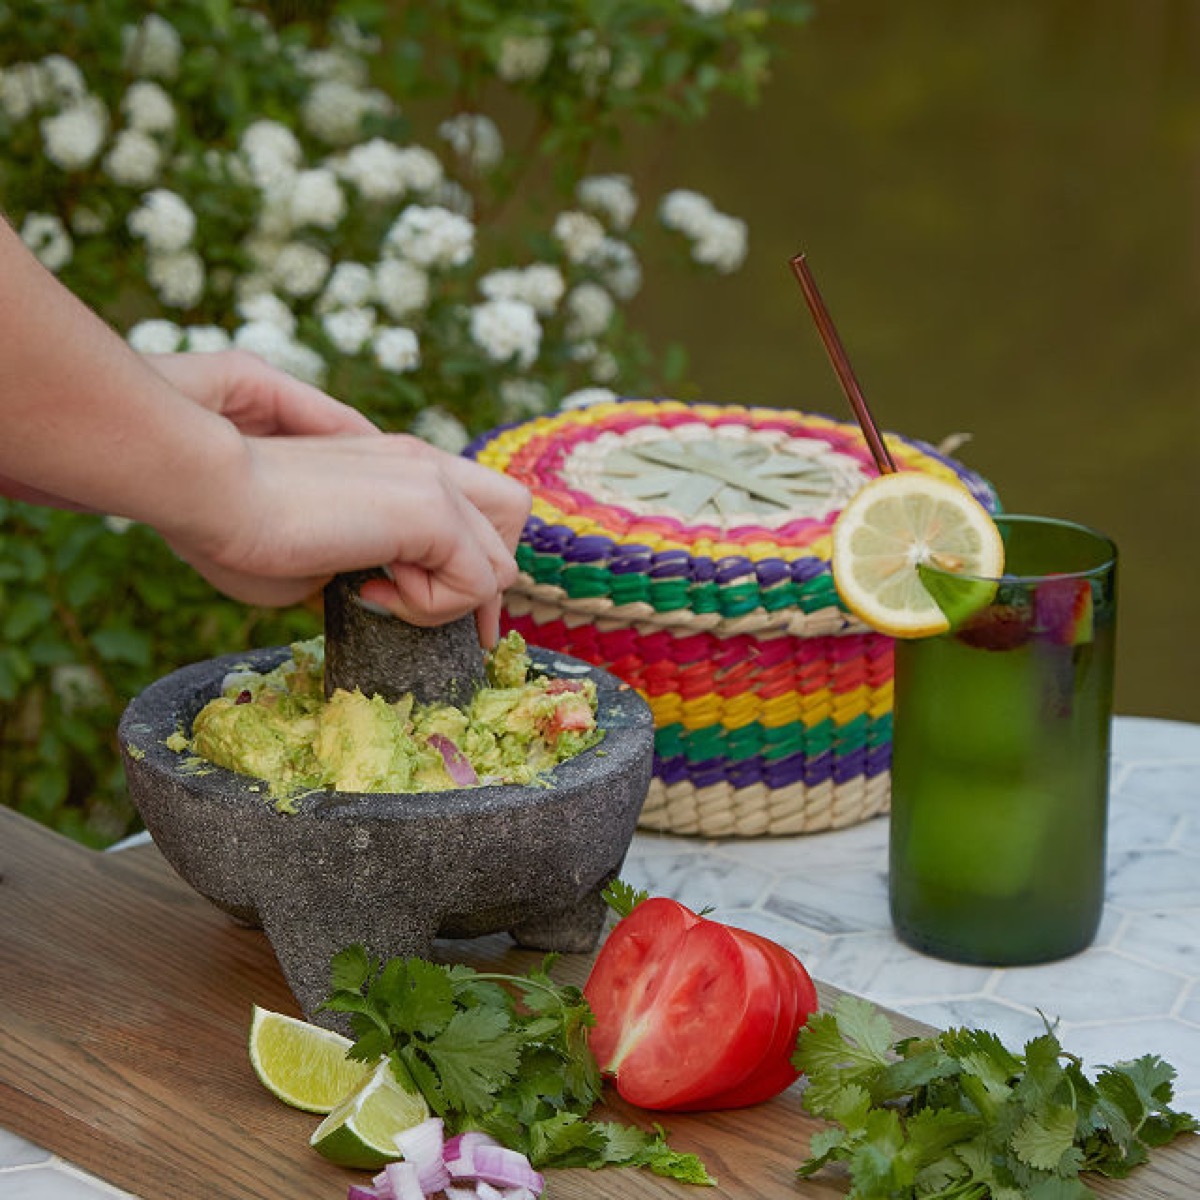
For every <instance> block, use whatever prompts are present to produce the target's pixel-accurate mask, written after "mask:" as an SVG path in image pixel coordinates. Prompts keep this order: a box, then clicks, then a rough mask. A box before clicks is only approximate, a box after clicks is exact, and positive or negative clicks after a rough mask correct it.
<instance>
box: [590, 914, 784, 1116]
mask: <svg viewBox="0 0 1200 1200" xmlns="http://www.w3.org/2000/svg"><path fill="white" fill-rule="evenodd" d="M777 979H778V975H777V971H776V968H775V967H774V964H773V962H772V960H771V958H770V957H769V955H768V954H767V953H765V952H764V951H763V950H762V949H761V948H760V947H758V946H757V945H753V944H752V943H750V942H749V941H743V940H739V939H738V938H737V937H736V936H735V935H734V933H733V931H732V930H730V929H729V928H728V927H726V926H724V925H721V924H719V923H717V922H715V921H708V920H705V919H703V918H701V917H697V916H696V914H695V913H692V912H691V911H690V910H689V909H686V908H684V907H683V906H682V905H678V904H676V903H675V902H674V901H670V900H664V899H662V898H658V897H656V898H654V899H651V900H645V901H643V902H642V903H641V904H639V905H638V906H637V907H636V908H635V909H634V910H633V912H631V913H630V914H629V915H628V916H627V917H625V918H624V919H623V920H622V921H619V922H618V923H617V925H616V926H615V927H614V928H613V930H612V932H611V933H610V934H609V935H608V939H607V940H606V941H605V943H604V946H603V947H602V948H601V950H600V953H599V955H598V956H597V958H596V963H595V966H594V967H593V968H592V973H591V975H590V976H589V978H588V981H587V984H586V985H585V986H584V995H585V996H586V997H587V1000H588V1003H589V1004H590V1005H591V1007H592V1012H593V1013H594V1014H595V1017H596V1025H595V1027H594V1028H593V1029H592V1030H591V1031H590V1036H591V1045H592V1050H593V1052H594V1053H595V1055H596V1059H597V1061H598V1062H599V1064H600V1068H601V1070H602V1071H604V1072H605V1073H606V1074H608V1075H610V1076H612V1077H614V1079H615V1081H616V1087H617V1091H618V1092H619V1093H620V1094H621V1095H622V1096H623V1097H624V1098H625V1099H626V1100H628V1101H629V1102H630V1103H631V1104H636V1105H638V1106H639V1107H641V1108H650V1109H678V1108H682V1107H684V1106H688V1105H690V1104H691V1103H692V1102H693V1101H697V1100H703V1099H704V1098H705V1097H706V1096H712V1095H716V1094H719V1093H721V1092H724V1091H726V1090H728V1089H730V1088H733V1087H734V1086H735V1085H737V1084H738V1083H740V1082H741V1081H742V1080H743V1079H745V1078H747V1077H748V1076H749V1075H750V1073H751V1072H752V1071H753V1070H754V1069H755V1067H756V1066H757V1065H758V1064H759V1063H760V1062H761V1061H762V1059H763V1056H764V1055H765V1054H766V1052H767V1050H768V1048H770V1047H771V1046H772V1044H773V1041H774V1039H775V1037H776V1028H777V1025H778V1023H779V994H780V993H779V987H778V984H777Z"/></svg>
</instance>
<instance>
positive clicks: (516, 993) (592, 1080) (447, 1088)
mask: <svg viewBox="0 0 1200 1200" xmlns="http://www.w3.org/2000/svg"><path fill="white" fill-rule="evenodd" d="M553 961H554V960H553V956H550V957H548V958H547V959H546V960H545V961H544V962H543V964H542V967H541V968H540V969H537V970H533V971H530V972H529V973H528V974H526V975H504V974H492V973H485V972H480V971H475V970H473V969H472V968H470V967H465V966H447V965H443V964H440V963H434V962H429V961H428V960H426V959H422V958H393V959H389V960H388V961H387V962H381V961H379V960H377V959H375V958H373V957H371V956H370V955H368V953H367V951H366V950H365V949H364V948H363V947H362V946H360V945H354V946H350V947H349V948H347V949H346V950H343V951H342V952H341V953H339V954H337V955H335V957H334V959H333V962H332V968H331V976H332V977H331V992H330V995H329V997H328V999H326V1001H325V1002H324V1004H322V1006H321V1007H322V1008H323V1009H326V1010H328V1011H331V1012H342V1013H347V1014H349V1020H350V1027H351V1029H352V1031H353V1033H354V1036H355V1042H354V1045H353V1047H352V1048H351V1050H350V1051H349V1054H350V1057H352V1058H355V1059H358V1060H360V1061H362V1062H368V1063H373V1062H378V1061H379V1060H380V1059H382V1058H385V1057H386V1058H388V1059H390V1061H391V1065H392V1069H393V1071H394V1072H395V1074H396V1076H397V1078H398V1079H399V1080H401V1081H402V1082H403V1083H405V1085H406V1086H409V1087H411V1088H412V1090H415V1091H419V1092H421V1094H422V1095H424V1097H425V1099H426V1101H427V1102H428V1104H429V1107H430V1108H431V1109H432V1110H433V1111H434V1112H435V1113H436V1114H437V1115H438V1116H439V1117H441V1118H443V1120H444V1121H445V1122H446V1127H447V1131H448V1132H449V1133H460V1132H462V1131H463V1130H465V1129H478V1130H482V1131H483V1132H485V1133H488V1134H490V1135H491V1136H492V1137H494V1138H495V1139H496V1140H497V1141H499V1142H501V1143H502V1144H504V1145H505V1146H508V1147H510V1148H511V1149H513V1150H519V1151H521V1152H522V1153H523V1154H525V1155H526V1157H527V1158H528V1159H529V1160H530V1162H531V1163H532V1164H533V1165H534V1166H535V1167H537V1168H539V1169H540V1168H543V1167H592V1168H598V1167H603V1166H609V1165H612V1166H645V1167H649V1168H650V1170H652V1171H653V1172H654V1173H655V1174H658V1175H665V1176H669V1177H671V1178H674V1179H680V1180H683V1181H684V1182H687V1183H705V1184H711V1183H712V1182H713V1181H712V1179H711V1178H710V1177H709V1175H708V1172H707V1171H706V1170H705V1168H704V1165H703V1164H702V1163H701V1162H700V1160H699V1159H698V1158H696V1156H695V1155H691V1154H680V1153H677V1152H676V1151H674V1150H672V1149H671V1148H670V1146H668V1145H667V1143H666V1140H665V1138H664V1137H663V1135H662V1132H661V1131H658V1130H656V1131H655V1132H653V1133H648V1132H646V1131H644V1130H641V1129H637V1128H634V1127H632V1126H625V1125H619V1124H617V1123H615V1122H608V1121H595V1120H589V1119H588V1114H589V1113H590V1112H591V1110H592V1108H593V1107H594V1106H595V1104H596V1102H597V1101H598V1100H599V1098H600V1090H601V1079H600V1070H599V1068H598V1067H597V1065H596V1060H595V1058H594V1057H593V1055H592V1052H591V1050H590V1049H589V1048H588V1043H587V1030H588V1028H589V1026H591V1025H592V1023H593V1018H592V1013H591V1010H590V1009H589V1007H588V1004H587V1001H586V1000H585V999H584V997H583V993H582V992H581V991H580V990H579V989H578V988H577V987H572V986H569V985H562V984H558V983H555V982H554V980H553V979H551V978H550V975H549V967H550V966H551V965H552V963H553Z"/></svg>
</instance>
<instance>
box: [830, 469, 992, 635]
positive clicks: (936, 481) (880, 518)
mask: <svg viewBox="0 0 1200 1200" xmlns="http://www.w3.org/2000/svg"><path fill="white" fill-rule="evenodd" d="M831 564H832V568H833V582H834V584H835V586H836V587H837V590H838V593H839V594H840V596H841V598H842V600H843V601H844V602H845V604H846V607H847V608H848V609H849V610H850V611H851V612H852V613H853V614H854V615H855V616H856V617H858V619H859V620H860V621H862V622H863V623H864V624H865V625H869V626H870V627H871V628H872V629H874V630H876V631H877V632H879V633H884V634H887V635H889V636H891V637H897V638H919V637H931V636H933V635H934V634H938V633H945V632H946V631H947V630H948V629H950V627H951V624H952V622H951V619H950V616H948V615H947V612H950V613H952V614H955V615H963V616H965V615H966V614H967V613H969V612H971V611H974V610H976V609H978V608H981V607H983V605H985V604H987V603H988V601H989V600H990V599H991V598H992V595H993V594H994V593H995V590H996V583H995V580H996V579H998V578H999V576H1000V574H1001V573H1002V572H1003V570H1004V542H1003V540H1002V538H1001V536H1000V531H999V530H998V529H997V528H996V523H995V522H994V521H993V520H992V518H991V515H990V514H989V513H988V511H987V509H986V508H984V507H983V505H982V504H980V503H979V501H978V500H976V499H975V497H974V496H972V495H971V493H970V492H968V491H967V489H966V488H964V487H963V486H962V485H961V484H959V483H952V482H951V481H950V480H947V479H941V478H939V477H937V476H935V475H926V474H924V473H921V472H917V471H897V472H893V473H889V474H886V475H880V476H879V477H878V478H877V479H872V480H870V481H869V482H868V483H866V484H864V485H863V487H862V488H860V489H859V491H857V492H856V493H855V494H854V495H853V496H852V497H851V499H850V500H849V502H848V503H847V504H846V506H845V508H843V509H842V511H841V513H839V514H838V518H837V520H836V521H835V522H834V526H833V550H832V556H831ZM923 568H934V570H933V571H927V570H924V569H923ZM923 576H924V581H923ZM960 579H961V583H960ZM927 583H928V586H927ZM931 589H932V590H931ZM935 593H937V596H938V598H937V599H935V598H934V596H935ZM939 601H940V602H939Z"/></svg>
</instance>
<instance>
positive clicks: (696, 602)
mask: <svg viewBox="0 0 1200 1200" xmlns="http://www.w3.org/2000/svg"><path fill="white" fill-rule="evenodd" d="M688 594H689V597H690V600H691V608H692V612H698V613H710V612H720V611H721V589H720V588H719V587H717V585H716V583H715V582H714V581H713V580H711V579H706V580H705V581H704V582H703V583H693V584H692V586H691V588H690V590H689V593H688Z"/></svg>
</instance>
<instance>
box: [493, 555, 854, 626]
mask: <svg viewBox="0 0 1200 1200" xmlns="http://www.w3.org/2000/svg"><path fill="white" fill-rule="evenodd" d="M517 565H518V566H519V567H520V568H521V570H522V571H524V572H525V573H526V574H527V575H530V576H532V577H533V579H534V580H535V581H536V582H537V583H551V584H558V585H559V586H561V587H563V588H565V589H566V591H567V594H568V595H570V596H578V597H584V596H609V597H611V599H612V602H613V603H614V604H632V603H635V602H642V603H647V602H648V603H650V604H652V605H653V606H654V608H655V609H656V610H657V611H658V612H675V611H678V610H680V609H690V610H691V611H692V612H696V613H711V612H719V613H721V615H722V616H725V617H741V616H745V614H746V613H751V612H754V611H755V610H756V609H759V608H761V609H763V610H764V611H766V612H778V611H779V610H780V609H784V608H792V607H797V608H799V609H801V610H802V611H803V612H817V611H819V610H820V609H823V608H831V607H836V608H841V609H845V607H846V606H845V605H844V604H843V603H842V600H841V597H840V596H839V595H838V594H837V589H836V588H835V587H834V586H833V578H832V576H830V575H829V574H824V575H818V576H817V577H816V578H815V579H810V580H809V581H808V582H807V583H804V584H796V583H794V582H792V581H791V580H787V579H785V580H783V581H782V582H780V583H777V584H774V585H773V586H771V587H769V588H767V589H766V590H765V591H764V590H761V589H760V588H759V586H758V582H757V580H755V579H743V580H740V581H738V582H736V583H731V584H726V585H725V586H724V587H722V586H721V585H720V584H718V583H716V581H715V580H711V579H709V580H705V581H703V582H700V583H697V582H694V581H692V580H690V579H688V578H687V577H686V576H684V577H679V578H671V579H651V578H649V577H648V576H646V575H643V574H641V573H639V572H636V571H635V572H632V573H631V574H628V575H614V574H613V573H612V572H611V571H610V570H609V569H608V567H606V566H603V565H597V564H594V563H564V561H563V559H562V556H561V555H558V554H539V553H537V552H536V551H534V550H533V549H532V548H531V547H530V546H528V545H526V544H525V543H524V542H522V543H521V544H520V545H519V546H518V547H517Z"/></svg>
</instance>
